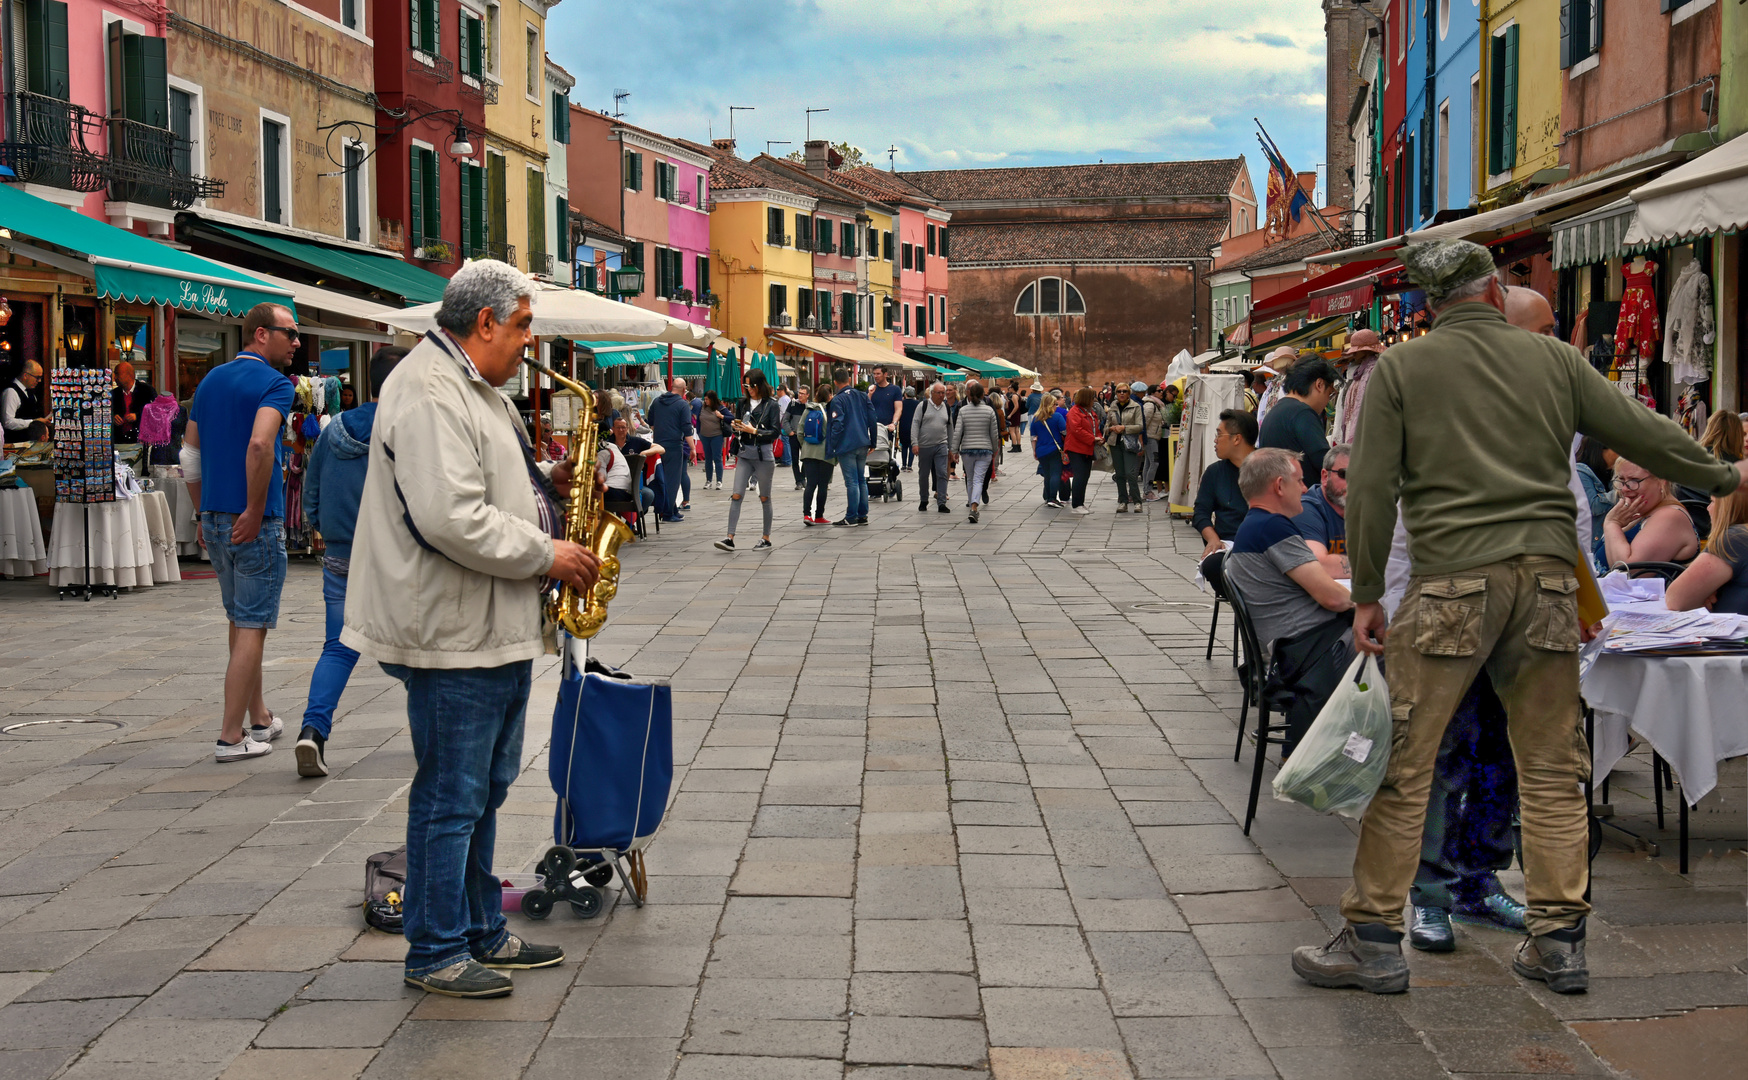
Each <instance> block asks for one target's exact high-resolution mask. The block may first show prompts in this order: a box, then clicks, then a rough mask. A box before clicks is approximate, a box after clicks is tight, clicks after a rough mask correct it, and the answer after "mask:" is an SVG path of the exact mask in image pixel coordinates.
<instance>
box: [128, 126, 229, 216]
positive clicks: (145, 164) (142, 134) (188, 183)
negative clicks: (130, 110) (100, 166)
mask: <svg viewBox="0 0 1748 1080" xmlns="http://www.w3.org/2000/svg"><path fill="white" fill-rule="evenodd" d="M108 124H109V159H108V161H107V162H106V167H105V172H106V175H107V177H108V180H109V197H110V198H111V199H113V200H115V201H117V202H139V203H147V204H150V205H152V206H167V207H173V208H174V209H177V210H186V209H188V208H189V207H190V206H193V205H194V201H195V200H196V199H216V198H218V197H219V196H221V195H223V194H224V192H225V181H223V180H215V179H212V178H211V177H206V176H195V175H193V165H194V162H193V147H192V146H191V144H190V143H189V141H188V140H187V139H185V138H183V137H182V136H180V135H178V134H176V133H175V132H173V131H171V130H169V129H168V128H159V127H152V126H151V125H149V124H142V123H140V122H139V121H137V120H124V119H122V118H120V117H114V116H112V117H110V118H109V121H108Z"/></svg>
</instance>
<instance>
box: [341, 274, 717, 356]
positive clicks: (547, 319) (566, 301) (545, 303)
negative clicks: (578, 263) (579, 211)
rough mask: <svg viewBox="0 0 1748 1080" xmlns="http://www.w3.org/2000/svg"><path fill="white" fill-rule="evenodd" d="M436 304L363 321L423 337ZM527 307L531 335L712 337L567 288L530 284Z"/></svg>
mask: <svg viewBox="0 0 1748 1080" xmlns="http://www.w3.org/2000/svg"><path fill="white" fill-rule="evenodd" d="M440 306H441V301H437V302H433V303H429V304H420V305H419V306H418V307H410V308H384V309H382V311H380V312H378V313H377V314H375V315H371V316H369V317H370V318H371V319H373V320H375V321H376V322H382V323H387V324H388V325H390V326H394V327H398V328H399V329H402V330H408V331H411V332H412V333H415V334H423V333H424V332H426V331H427V330H430V329H432V328H433V327H435V326H436V325H437V321H436V317H437V309H438V307H440ZM533 307H534V325H533V327H532V330H533V333H534V336H535V337H559V338H583V339H585V340H588V341H654V342H661V343H663V344H666V343H668V342H672V343H673V344H676V345H692V344H701V343H704V342H708V341H710V340H711V339H712V338H714V337H716V334H717V332H716V331H715V330H712V329H711V328H710V327H708V326H699V325H698V324H697V323H689V322H687V321H686V320H684V319H676V318H673V317H672V316H668V315H663V314H661V313H659V312H655V311H645V310H644V309H643V308H640V307H634V306H632V305H631V304H625V303H621V302H619V301H618V300H609V299H607V298H606V297H605V296H600V295H597V294H595V293H592V292H587V291H585V290H583V289H568V288H565V287H563V286H559V285H548V284H546V283H544V282H536V283H535V288H534V303H533Z"/></svg>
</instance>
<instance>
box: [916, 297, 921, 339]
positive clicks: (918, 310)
mask: <svg viewBox="0 0 1748 1080" xmlns="http://www.w3.org/2000/svg"><path fill="white" fill-rule="evenodd" d="M915 336H917V337H922V336H923V306H922V305H921V304H917V305H916V335H915Z"/></svg>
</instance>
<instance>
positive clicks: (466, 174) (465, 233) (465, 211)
mask: <svg viewBox="0 0 1748 1080" xmlns="http://www.w3.org/2000/svg"><path fill="white" fill-rule="evenodd" d="M472 171H473V166H472V165H469V164H468V163H467V162H465V161H464V162H462V163H461V257H462V258H464V259H465V258H470V257H472V255H473V253H474V250H475V248H476V247H477V246H478V243H479V241H478V238H477V237H475V236H474V232H473V191H472V187H473V177H472V176H471V175H470V174H471V173H472Z"/></svg>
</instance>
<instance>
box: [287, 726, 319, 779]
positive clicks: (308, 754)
mask: <svg viewBox="0 0 1748 1080" xmlns="http://www.w3.org/2000/svg"><path fill="white" fill-rule="evenodd" d="M327 746H328V740H327V739H326V738H324V737H323V736H322V735H321V734H320V733H318V732H317V731H316V729H315V728H313V727H311V726H309V725H308V724H305V725H304V726H303V730H302V731H300V732H298V734H297V746H296V747H294V748H293V750H294V752H295V753H296V754H297V774H298V775H299V776H326V775H328V759H327V756H326V754H325V751H326V750H327Z"/></svg>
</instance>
